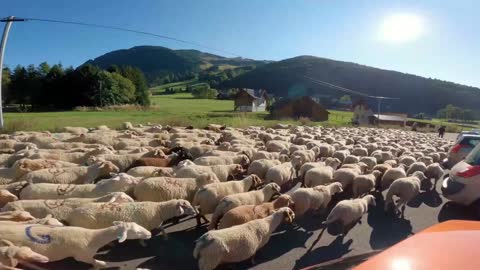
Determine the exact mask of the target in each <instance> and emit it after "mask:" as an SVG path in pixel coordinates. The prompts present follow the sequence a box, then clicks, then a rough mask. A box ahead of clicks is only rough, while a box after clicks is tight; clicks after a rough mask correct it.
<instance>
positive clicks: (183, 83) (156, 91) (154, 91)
mask: <svg viewBox="0 0 480 270" xmlns="http://www.w3.org/2000/svg"><path fill="white" fill-rule="evenodd" d="M196 82H197V79H192V80H188V81H181V82H174V83H167V84H162V85H159V86H155V87H152V88H150V91H152V94H154V95H158V94H160V93H162V92H164V91H165V89H167V88H173V89H175V90H177V89H182V90H184V89H185V88H187V85H189V84H195V83H196Z"/></svg>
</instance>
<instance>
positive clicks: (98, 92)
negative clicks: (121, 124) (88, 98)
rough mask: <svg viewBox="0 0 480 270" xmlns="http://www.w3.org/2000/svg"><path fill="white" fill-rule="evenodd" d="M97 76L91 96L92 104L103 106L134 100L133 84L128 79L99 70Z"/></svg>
mask: <svg viewBox="0 0 480 270" xmlns="http://www.w3.org/2000/svg"><path fill="white" fill-rule="evenodd" d="M98 78H99V80H98V81H97V85H96V86H97V87H96V89H95V90H94V93H93V96H92V98H93V100H92V102H93V105H94V106H100V107H103V106H108V105H117V104H127V103H133V102H134V101H135V85H133V83H132V81H130V80H129V79H127V78H125V77H123V76H122V75H120V74H118V73H110V72H108V71H101V72H100V73H99V76H98Z"/></svg>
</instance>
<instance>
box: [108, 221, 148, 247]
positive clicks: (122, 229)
mask: <svg viewBox="0 0 480 270" xmlns="http://www.w3.org/2000/svg"><path fill="white" fill-rule="evenodd" d="M113 225H114V226H115V227H116V229H117V232H118V236H117V239H118V242H119V243H122V242H124V241H125V240H127V239H150V238H151V237H152V234H151V233H150V232H149V231H148V230H147V229H145V228H144V227H142V226H140V225H138V224H137V223H135V222H123V221H114V222H113Z"/></svg>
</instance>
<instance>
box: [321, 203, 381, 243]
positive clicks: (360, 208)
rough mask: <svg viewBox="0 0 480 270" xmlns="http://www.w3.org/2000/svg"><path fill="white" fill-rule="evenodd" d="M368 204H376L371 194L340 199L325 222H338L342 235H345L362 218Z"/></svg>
mask: <svg viewBox="0 0 480 270" xmlns="http://www.w3.org/2000/svg"><path fill="white" fill-rule="evenodd" d="M369 205H372V206H375V205H376V203H375V197H374V196H373V195H367V196H365V197H363V198H360V199H351V200H343V201H340V202H339V203H337V205H335V207H333V209H332V211H331V212H330V214H329V215H328V217H327V220H326V221H325V224H327V225H328V224H332V223H335V222H340V223H341V226H342V227H343V235H346V234H347V233H348V232H349V231H350V230H351V229H352V228H353V226H355V224H356V223H357V222H359V221H360V220H361V219H362V216H363V215H364V214H365V213H367V211H368V206H369Z"/></svg>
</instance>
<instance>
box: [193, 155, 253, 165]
mask: <svg viewBox="0 0 480 270" xmlns="http://www.w3.org/2000/svg"><path fill="white" fill-rule="evenodd" d="M193 162H194V163H195V164H197V165H204V166H212V165H229V164H240V165H248V163H249V158H248V157H247V155H236V156H222V157H216V156H210V157H199V158H196V159H195V160H194V161H193Z"/></svg>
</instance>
